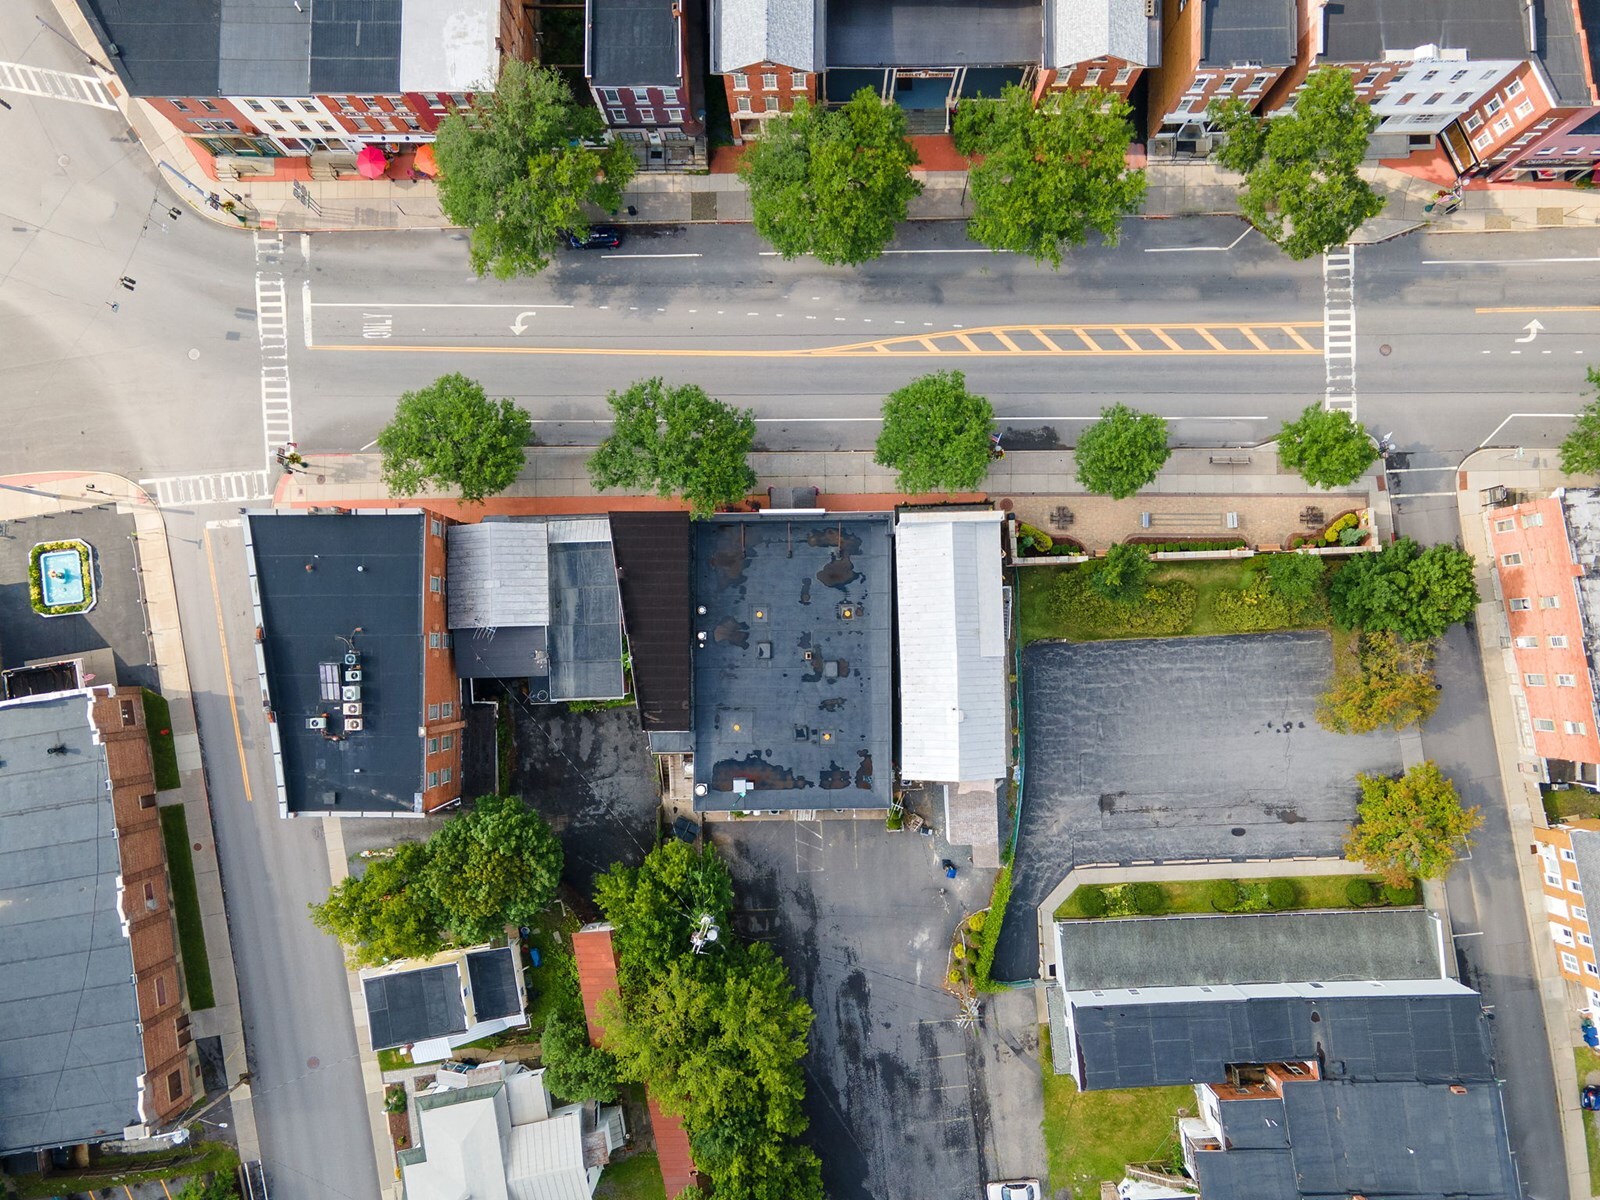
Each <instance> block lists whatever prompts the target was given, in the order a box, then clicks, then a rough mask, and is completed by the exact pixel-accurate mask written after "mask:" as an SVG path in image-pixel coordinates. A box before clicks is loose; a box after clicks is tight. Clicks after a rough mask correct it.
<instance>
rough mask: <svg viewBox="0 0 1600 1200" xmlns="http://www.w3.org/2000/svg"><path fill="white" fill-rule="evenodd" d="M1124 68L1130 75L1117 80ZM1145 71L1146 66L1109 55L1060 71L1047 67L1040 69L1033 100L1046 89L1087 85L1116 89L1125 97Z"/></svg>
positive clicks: (1063, 89)
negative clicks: (1139, 65)
mask: <svg viewBox="0 0 1600 1200" xmlns="http://www.w3.org/2000/svg"><path fill="white" fill-rule="evenodd" d="M1123 69H1126V70H1127V72H1128V75H1127V78H1126V79H1124V80H1123V82H1121V83H1118V82H1117V73H1118V72H1119V71H1121V70H1123ZM1143 74H1144V68H1143V67H1136V66H1134V65H1133V64H1132V63H1126V62H1123V61H1122V60H1121V59H1120V58H1111V57H1109V56H1104V57H1101V58H1097V59H1094V60H1093V61H1091V62H1081V63H1075V64H1073V65H1072V66H1070V67H1065V68H1063V69H1062V70H1060V71H1055V70H1051V69H1048V68H1046V69H1045V70H1042V71H1040V72H1039V76H1038V85H1037V86H1036V87H1035V89H1034V100H1035V101H1037V100H1039V99H1040V98H1041V97H1042V96H1043V95H1044V94H1045V93H1046V92H1077V91H1082V90H1084V89H1086V88H1099V89H1100V90H1101V91H1104V92H1116V93H1117V94H1118V95H1120V96H1126V95H1127V94H1128V93H1129V92H1131V91H1132V90H1133V85H1134V84H1136V83H1138V82H1139V76H1141V75H1143Z"/></svg>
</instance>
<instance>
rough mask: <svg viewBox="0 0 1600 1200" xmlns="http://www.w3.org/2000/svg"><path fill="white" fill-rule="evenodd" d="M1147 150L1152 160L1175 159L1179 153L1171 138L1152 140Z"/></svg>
mask: <svg viewBox="0 0 1600 1200" xmlns="http://www.w3.org/2000/svg"><path fill="white" fill-rule="evenodd" d="M1146 150H1147V151H1148V152H1149V155H1150V157H1151V158H1175V157H1176V156H1177V153H1178V147H1177V144H1176V143H1174V142H1173V141H1172V139H1170V138H1151V139H1150V143H1149V145H1148V146H1146Z"/></svg>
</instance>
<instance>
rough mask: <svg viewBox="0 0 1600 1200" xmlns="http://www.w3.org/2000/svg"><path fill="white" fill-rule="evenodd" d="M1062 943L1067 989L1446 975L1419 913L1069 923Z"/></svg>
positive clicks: (1432, 929)
mask: <svg viewBox="0 0 1600 1200" xmlns="http://www.w3.org/2000/svg"><path fill="white" fill-rule="evenodd" d="M1057 944H1058V945H1059V947H1060V951H1061V961H1060V963H1059V965H1058V967H1057V974H1058V976H1059V977H1060V979H1061V981H1062V984H1063V986H1065V987H1066V989H1067V990H1068V991H1082V990H1086V989H1095V988H1099V989H1110V988H1125V987H1138V988H1151V987H1192V986H1196V985H1200V984H1224V983H1230V984H1251V983H1306V982H1309V981H1312V980H1315V981H1317V982H1320V983H1330V982H1333V981H1336V980H1341V979H1437V978H1439V977H1440V976H1441V975H1442V974H1443V973H1444V971H1443V964H1441V963H1440V961H1439V938H1438V926H1437V924H1436V922H1435V921H1434V919H1433V918H1432V917H1431V916H1429V915H1428V913H1427V912H1426V911H1425V910H1424V909H1421V908H1389V909H1381V908H1380V909H1368V910H1366V911H1338V912H1332V911H1330V912H1286V913H1230V914H1217V915H1215V916H1178V917H1128V918H1120V919H1117V920H1109V921H1062V922H1060V923H1059V933H1058V936H1057Z"/></svg>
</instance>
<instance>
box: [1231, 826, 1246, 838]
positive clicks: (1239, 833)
mask: <svg viewBox="0 0 1600 1200" xmlns="http://www.w3.org/2000/svg"><path fill="white" fill-rule="evenodd" d="M1228 832H1229V833H1231V834H1233V836H1234V837H1243V836H1244V830H1243V829H1240V828H1239V827H1238V826H1237V825H1235V826H1234V827H1233V828H1232V829H1230V830H1228Z"/></svg>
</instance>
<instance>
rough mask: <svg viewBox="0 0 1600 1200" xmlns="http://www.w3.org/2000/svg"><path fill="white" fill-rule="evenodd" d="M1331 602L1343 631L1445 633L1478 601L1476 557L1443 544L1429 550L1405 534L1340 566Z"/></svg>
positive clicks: (1422, 636)
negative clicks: (1374, 551) (1475, 578)
mask: <svg viewBox="0 0 1600 1200" xmlns="http://www.w3.org/2000/svg"><path fill="white" fill-rule="evenodd" d="M1328 601H1329V607H1330V609H1331V610H1332V612H1333V619H1334V621H1335V623H1337V624H1338V626H1339V628H1341V629H1353V628H1355V627H1356V626H1360V627H1361V628H1362V629H1364V630H1367V631H1368V632H1390V633H1397V634H1399V635H1400V636H1401V637H1402V638H1405V639H1406V640H1407V641H1411V642H1422V641H1427V640H1428V639H1430V638H1436V637H1440V636H1442V635H1443V634H1444V631H1445V630H1446V629H1448V628H1449V627H1450V626H1451V625H1453V624H1455V623H1456V622H1457V621H1464V620H1466V619H1467V618H1468V617H1469V616H1471V615H1472V610H1473V608H1474V607H1476V605H1477V603H1478V585H1477V582H1476V581H1475V580H1474V578H1473V559H1472V555H1470V554H1468V553H1466V552H1465V551H1462V550H1457V549H1456V548H1455V547H1454V546H1446V545H1443V544H1440V545H1437V546H1430V547H1429V548H1428V549H1427V550H1426V551H1424V550H1423V549H1422V547H1421V546H1419V545H1417V543H1416V542H1414V541H1412V540H1411V539H1410V538H1400V539H1398V540H1397V541H1395V542H1393V543H1391V544H1390V545H1388V546H1385V547H1384V548H1383V549H1382V550H1380V551H1379V552H1378V553H1376V554H1358V555H1356V556H1355V557H1354V558H1352V559H1351V560H1350V561H1349V562H1347V563H1345V565H1344V566H1342V567H1340V568H1339V570H1338V571H1337V572H1336V573H1335V574H1334V576H1333V580H1332V582H1331V583H1329V585H1328Z"/></svg>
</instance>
